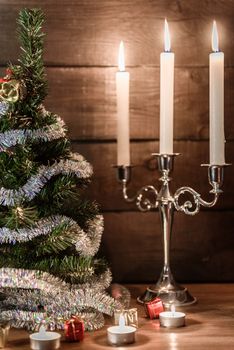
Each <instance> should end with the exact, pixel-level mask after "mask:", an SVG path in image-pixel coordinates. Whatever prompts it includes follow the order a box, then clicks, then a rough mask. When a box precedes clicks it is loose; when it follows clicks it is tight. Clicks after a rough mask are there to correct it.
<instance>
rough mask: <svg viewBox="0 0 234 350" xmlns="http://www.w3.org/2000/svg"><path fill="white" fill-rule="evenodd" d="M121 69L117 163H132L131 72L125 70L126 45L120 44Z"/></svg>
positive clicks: (117, 80) (118, 89) (118, 100)
mask: <svg viewBox="0 0 234 350" xmlns="http://www.w3.org/2000/svg"><path fill="white" fill-rule="evenodd" d="M118 63H119V71H118V72H117V73H116V93H117V155H118V156H117V165H119V166H120V165H125V166H128V165H130V149H129V73H128V72H126V71H125V62H124V45H123V42H122V41H121V43H120V45H119V62H118Z"/></svg>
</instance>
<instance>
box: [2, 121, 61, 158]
mask: <svg viewBox="0 0 234 350" xmlns="http://www.w3.org/2000/svg"><path fill="white" fill-rule="evenodd" d="M65 134H66V130H65V124H64V122H63V120H62V119H60V118H59V117H57V121H56V122H55V123H54V124H51V125H47V126H45V127H43V128H41V129H34V130H31V129H18V130H10V131H5V132H4V133H0V152H2V151H4V150H5V149H7V148H9V147H12V146H15V145H17V144H20V145H22V144H24V143H25V142H26V141H28V140H29V139H30V140H34V141H39V140H40V141H52V140H56V139H59V138H61V137H64V136H65Z"/></svg>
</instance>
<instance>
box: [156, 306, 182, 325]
mask: <svg viewBox="0 0 234 350" xmlns="http://www.w3.org/2000/svg"><path fill="white" fill-rule="evenodd" d="M159 321H160V326H161V327H167V328H176V327H183V326H185V313H183V312H178V311H175V306H174V305H172V306H171V311H164V312H161V313H160V314H159Z"/></svg>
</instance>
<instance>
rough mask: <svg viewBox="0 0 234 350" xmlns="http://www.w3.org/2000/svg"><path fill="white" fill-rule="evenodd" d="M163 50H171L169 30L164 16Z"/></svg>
mask: <svg viewBox="0 0 234 350" xmlns="http://www.w3.org/2000/svg"><path fill="white" fill-rule="evenodd" d="M164 51H165V52H169V51H171V39H170V32H169V26H168V23H167V20H166V18H165V22H164Z"/></svg>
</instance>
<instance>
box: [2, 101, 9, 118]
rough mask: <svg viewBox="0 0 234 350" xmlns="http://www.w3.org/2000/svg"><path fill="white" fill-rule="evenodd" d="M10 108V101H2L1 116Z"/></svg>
mask: <svg viewBox="0 0 234 350" xmlns="http://www.w3.org/2000/svg"><path fill="white" fill-rule="evenodd" d="M8 109H9V103H8V102H7V101H1V102H0V117H2V116H3V115H5V114H6V113H7V111H8Z"/></svg>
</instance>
